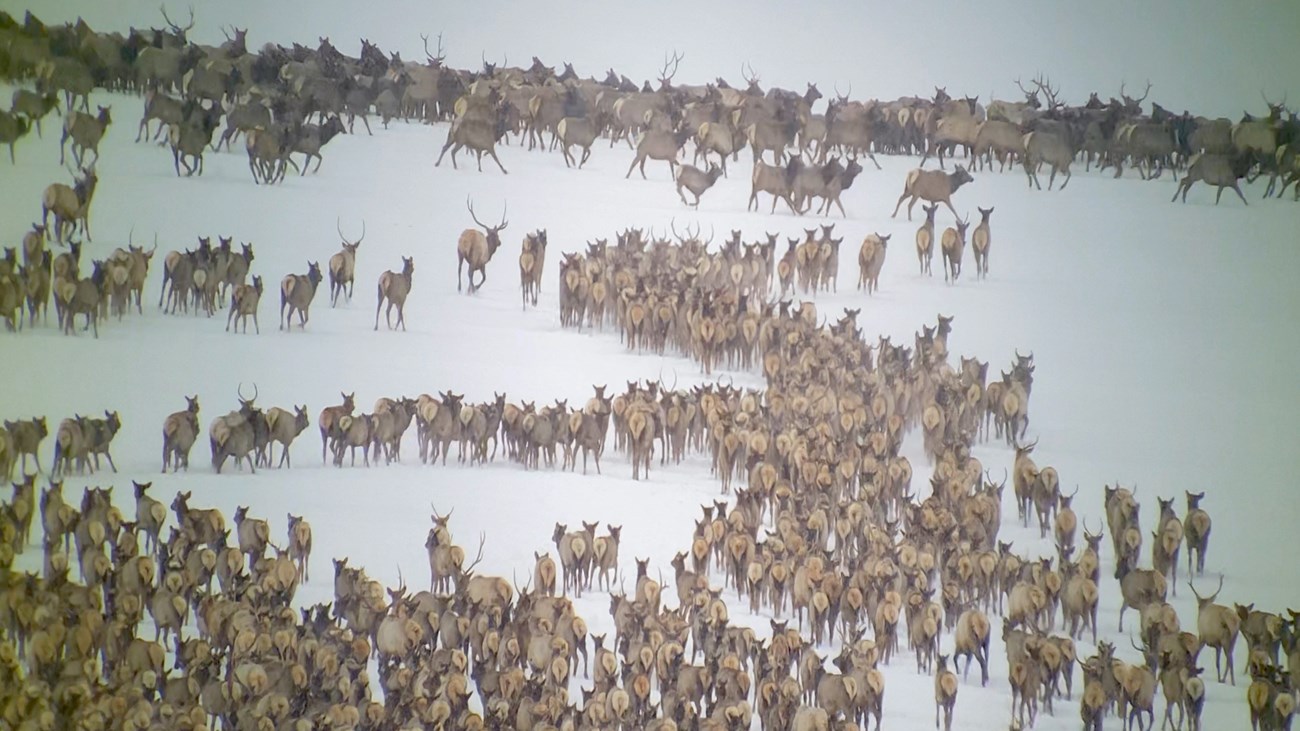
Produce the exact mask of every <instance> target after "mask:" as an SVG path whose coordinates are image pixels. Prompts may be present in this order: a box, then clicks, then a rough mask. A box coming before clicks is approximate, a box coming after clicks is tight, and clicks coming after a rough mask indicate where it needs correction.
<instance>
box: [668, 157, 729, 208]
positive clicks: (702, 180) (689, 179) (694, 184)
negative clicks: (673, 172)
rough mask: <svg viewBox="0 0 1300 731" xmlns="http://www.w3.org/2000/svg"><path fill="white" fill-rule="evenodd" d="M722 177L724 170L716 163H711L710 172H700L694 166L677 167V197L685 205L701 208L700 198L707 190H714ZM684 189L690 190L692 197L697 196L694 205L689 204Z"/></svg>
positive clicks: (683, 165) (682, 165)
mask: <svg viewBox="0 0 1300 731" xmlns="http://www.w3.org/2000/svg"><path fill="white" fill-rule="evenodd" d="M720 177H722V168H720V167H718V166H717V164H715V163H709V170H708V172H705V171H703V170H700V169H699V168H697V167H695V166H694V165H687V164H685V163H683V164H681V165H679V166H678V167H677V197H679V198H681V199H682V203H683V204H685V205H688V206H693V207H695V208H699V207H700V196H702V195H704V192H705V191H706V190H708V189H709V188H712V187H713V184H714V183H716V182H718V178H720ZM683 188H685V189H686V190H689V191H690V192H691V195H693V196H695V202H694V203H689V202H687V200H686V196H685V194H683V193H682V189H683Z"/></svg>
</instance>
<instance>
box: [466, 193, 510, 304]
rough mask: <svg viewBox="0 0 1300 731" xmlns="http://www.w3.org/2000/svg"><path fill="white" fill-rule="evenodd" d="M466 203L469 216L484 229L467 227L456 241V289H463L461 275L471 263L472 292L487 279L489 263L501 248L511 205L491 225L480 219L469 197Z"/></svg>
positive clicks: (470, 289) (470, 282) (470, 286)
mask: <svg viewBox="0 0 1300 731" xmlns="http://www.w3.org/2000/svg"><path fill="white" fill-rule="evenodd" d="M465 205H466V207H468V208H469V216H470V218H472V219H474V223H476V224H478V226H479V227H480V228H482V229H483V230H482V231H478V230H475V229H472V228H467V229H465V230H464V231H462V232H461V234H460V238H459V239H458V240H457V241H456V291H457V292H459V291H460V290H461V282H460V275H461V271H462V269H463V268H464V266H465V265H466V264H468V265H469V291H470V293H471V294H472V293H473V292H475V291H476V290H478V288H479V287H482V286H483V283H484V282H486V281H487V265H488V262H489V261H492V255H493V254H496V253H497V249H499V248H501V232H502V231H504V230H506V227H507V226H509V225H510V222H509V221H507V220H506V213H507V212H508V210H509V207H508V206H506V207H505V208H503V209H502V211H501V223H499V224H497V225H496V226H489V225H487V224H485V223H483V222H482V221H480V220H478V216H476V215H474V204H473V203H471V202H470V200H469V199H468V198H466V199H465ZM475 272H478V274H479V282H478V284H477V285H476V284H474V273H475Z"/></svg>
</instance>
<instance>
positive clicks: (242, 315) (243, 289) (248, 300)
mask: <svg viewBox="0 0 1300 731" xmlns="http://www.w3.org/2000/svg"><path fill="white" fill-rule="evenodd" d="M261 301H262V278H261V277H260V276H258V275H256V274H255V275H253V283H252V284H240V285H238V286H236V287H235V291H234V292H233V293H232V294H231V295H230V314H229V315H227V316H226V332H230V323H231V322H234V324H235V332H239V323H240V322H243V323H244V332H245V333H247V332H248V318H249V317H250V316H251V317H252V318H253V330H254V332H256V333H257V334H259V335H260V334H261V333H262V326H261V325H260V324H259V323H258V322H257V306H258V304H259V303H260V302H261Z"/></svg>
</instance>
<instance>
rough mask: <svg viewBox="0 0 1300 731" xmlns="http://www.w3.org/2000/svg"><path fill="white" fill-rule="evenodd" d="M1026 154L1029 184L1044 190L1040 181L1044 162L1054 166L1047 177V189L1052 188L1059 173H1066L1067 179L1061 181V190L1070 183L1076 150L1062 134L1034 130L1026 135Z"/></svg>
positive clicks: (1026, 175)
mask: <svg viewBox="0 0 1300 731" xmlns="http://www.w3.org/2000/svg"><path fill="white" fill-rule="evenodd" d="M1024 146H1025V156H1024V159H1023V164H1024V167H1025V177H1027V178H1028V179H1029V185H1032V186H1033V187H1034V188H1035V189H1037V190H1042V189H1043V185H1042V183H1040V182H1038V168H1039V167H1041V166H1042V164H1043V163H1047V164H1048V165H1051V166H1052V174H1051V176H1050V177H1048V178H1047V189H1048V190H1051V189H1052V184H1053V183H1055V182H1056V174H1057V173H1065V179H1064V180H1063V181H1061V190H1065V186H1067V185H1069V184H1070V163H1071V162H1072V161H1073V160H1074V155H1075V152H1074V150H1073V149H1072V148H1071V147H1070V144H1069V143H1068V142H1067V141H1066V140H1064V139H1062V137H1061V135H1059V134H1056V133H1053V132H1047V131H1041V132H1040V131H1034V132H1030V133H1029V134H1027V135H1025V137H1024Z"/></svg>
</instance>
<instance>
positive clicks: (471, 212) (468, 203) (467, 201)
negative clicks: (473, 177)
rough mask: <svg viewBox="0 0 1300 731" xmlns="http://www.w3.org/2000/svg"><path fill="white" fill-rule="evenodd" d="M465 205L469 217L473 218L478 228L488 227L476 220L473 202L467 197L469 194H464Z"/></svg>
mask: <svg viewBox="0 0 1300 731" xmlns="http://www.w3.org/2000/svg"><path fill="white" fill-rule="evenodd" d="M465 205H466V206H467V207H468V208H469V217H470V218H472V219H474V223H477V224H478V225H479V227H480V228H489V226H487V225H486V224H484V223H483V222H482V221H480V220H478V216H476V215H474V202H473V201H471V200H470V199H469V196H465Z"/></svg>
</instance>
